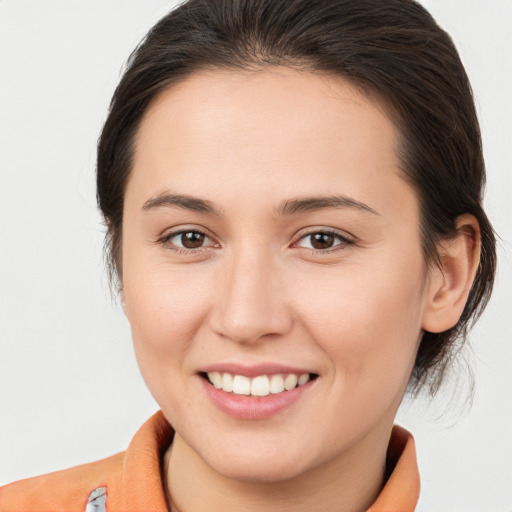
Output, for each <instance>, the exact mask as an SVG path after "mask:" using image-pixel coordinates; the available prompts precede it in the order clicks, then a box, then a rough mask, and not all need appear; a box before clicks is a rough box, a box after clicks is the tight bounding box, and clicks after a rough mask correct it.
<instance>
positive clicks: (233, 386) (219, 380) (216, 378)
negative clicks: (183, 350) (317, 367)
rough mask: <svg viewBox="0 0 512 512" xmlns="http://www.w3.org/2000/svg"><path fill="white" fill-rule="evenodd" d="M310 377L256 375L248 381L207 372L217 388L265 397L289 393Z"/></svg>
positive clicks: (243, 377)
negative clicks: (284, 392)
mask: <svg viewBox="0 0 512 512" xmlns="http://www.w3.org/2000/svg"><path fill="white" fill-rule="evenodd" d="M310 378H311V376H310V374H309V373H304V374H302V375H300V376H298V375H296V374H294V373H289V374H287V375H282V374H276V375H271V376H268V375H258V376H257V377H254V378H252V379H250V378H249V377H246V376H245V375H231V374H230V373H226V372H224V373H221V372H208V379H209V380H210V382H211V383H212V384H213V385H214V386H215V387H216V388H217V389H222V390H223V391H226V392H228V393H235V394H237V395H251V396H267V395H269V394H270V393H272V394H277V393H282V392H283V391H285V390H286V391H291V390H292V389H294V388H295V387H297V386H303V385H304V384H306V383H307V382H309V380H310Z"/></svg>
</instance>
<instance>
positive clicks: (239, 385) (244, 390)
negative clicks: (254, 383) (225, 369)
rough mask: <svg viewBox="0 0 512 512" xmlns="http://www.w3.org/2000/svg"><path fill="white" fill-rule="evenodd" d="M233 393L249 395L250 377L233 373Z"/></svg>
mask: <svg viewBox="0 0 512 512" xmlns="http://www.w3.org/2000/svg"><path fill="white" fill-rule="evenodd" d="M224 375H226V374H224ZM233 393H235V394H236V395H250V394H251V379H249V377H244V376H243V375H235V376H234V377H233Z"/></svg>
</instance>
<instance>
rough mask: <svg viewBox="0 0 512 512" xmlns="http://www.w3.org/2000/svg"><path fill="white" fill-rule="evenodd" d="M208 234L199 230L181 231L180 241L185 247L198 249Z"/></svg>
mask: <svg viewBox="0 0 512 512" xmlns="http://www.w3.org/2000/svg"><path fill="white" fill-rule="evenodd" d="M205 238H206V235H204V234H203V233H199V232H197V231H187V232H186V233H181V236H180V242H181V245H182V246H183V247H184V248H185V249H198V248H199V247H202V245H203V243H204V240H205Z"/></svg>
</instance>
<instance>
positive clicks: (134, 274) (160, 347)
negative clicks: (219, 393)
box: [123, 254, 211, 380]
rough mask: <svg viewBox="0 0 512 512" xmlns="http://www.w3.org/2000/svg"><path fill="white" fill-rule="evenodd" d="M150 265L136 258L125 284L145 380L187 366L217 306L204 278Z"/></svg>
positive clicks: (131, 260) (131, 261)
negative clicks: (185, 362)
mask: <svg viewBox="0 0 512 512" xmlns="http://www.w3.org/2000/svg"><path fill="white" fill-rule="evenodd" d="M147 261H148V260H147V258H146V259H145V261H144V258H143V259H142V261H140V260H139V258H137V255H136V254H130V257H128V258H126V261H125V266H124V282H123V290H124V297H125V303H126V306H125V312H126V315H127V317H128V320H129V322H130V325H131V330H132V337H133V343H134V348H135V352H136V355H137V360H138V362H139V366H140V368H141V371H142V373H143V375H144V376H145V378H146V374H153V375H155V376H156V375H158V374H159V372H166V371H167V370H168V369H169V368H171V367H176V366H178V367H181V363H182V362H183V360H184V358H185V357H186V353H187V351H188V350H189V348H190V344H191V342H192V340H193V339H194V336H195V334H196V332H197V331H198V330H199V329H200V328H201V325H202V324H203V323H204V319H205V317H206V315H207V310H208V303H209V302H210V301H211V299H210V297H209V296H208V292H207V290H208V287H207V283H208V279H207V278H205V276H204V275H197V273H193V272H187V269H180V271H176V270H175V269H171V268H169V266H168V265H166V264H165V263H159V264H156V265H155V263H154V262H153V263H151V264H149V263H148V262H147ZM169 375H170V374H169ZM155 378H156V377H155ZM146 380H147V379H146Z"/></svg>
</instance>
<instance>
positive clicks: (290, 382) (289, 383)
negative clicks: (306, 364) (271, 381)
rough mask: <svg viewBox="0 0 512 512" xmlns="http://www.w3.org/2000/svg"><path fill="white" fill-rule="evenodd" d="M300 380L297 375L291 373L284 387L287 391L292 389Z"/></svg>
mask: <svg viewBox="0 0 512 512" xmlns="http://www.w3.org/2000/svg"><path fill="white" fill-rule="evenodd" d="M298 380H299V379H298V378H297V375H295V374H294V373H290V375H287V376H286V379H284V389H286V391H291V390H292V389H293V388H294V387H295V386H297V382H298Z"/></svg>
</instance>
